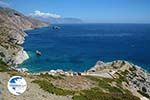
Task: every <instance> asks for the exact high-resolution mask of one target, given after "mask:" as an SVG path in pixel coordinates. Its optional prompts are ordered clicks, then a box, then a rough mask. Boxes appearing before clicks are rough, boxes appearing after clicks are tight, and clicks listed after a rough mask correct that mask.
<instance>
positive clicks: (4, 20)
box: [0, 7, 48, 65]
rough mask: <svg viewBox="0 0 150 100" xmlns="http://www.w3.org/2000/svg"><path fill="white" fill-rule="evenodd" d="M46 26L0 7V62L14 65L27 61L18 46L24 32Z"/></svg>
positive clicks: (23, 37)
mask: <svg viewBox="0 0 150 100" xmlns="http://www.w3.org/2000/svg"><path fill="white" fill-rule="evenodd" d="M44 26H48V24H47V23H45V22H41V21H39V20H35V19H32V18H29V17H26V16H24V15H23V14H21V13H20V12H17V11H15V10H13V9H10V8H4V7H0V60H2V61H4V62H5V63H7V64H8V65H16V64H20V63H22V62H23V61H24V60H26V59H28V55H27V53H26V52H25V51H24V50H23V48H22V47H21V46H20V45H21V44H23V43H24V40H25V36H27V34H26V33H25V32H24V30H27V29H34V28H40V27H44Z"/></svg>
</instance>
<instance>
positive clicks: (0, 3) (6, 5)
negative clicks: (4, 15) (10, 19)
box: [0, 0, 10, 7]
mask: <svg viewBox="0 0 150 100" xmlns="http://www.w3.org/2000/svg"><path fill="white" fill-rule="evenodd" d="M0 6H2V7H9V6H10V5H9V4H8V3H6V2H4V1H2V0H0Z"/></svg>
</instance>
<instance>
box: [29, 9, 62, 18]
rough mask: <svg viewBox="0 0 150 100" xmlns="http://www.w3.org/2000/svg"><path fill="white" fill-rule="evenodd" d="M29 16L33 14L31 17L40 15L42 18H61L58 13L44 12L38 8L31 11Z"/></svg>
mask: <svg viewBox="0 0 150 100" xmlns="http://www.w3.org/2000/svg"><path fill="white" fill-rule="evenodd" d="M30 16H33V17H42V18H49V17H51V18H61V16H60V15H58V14H53V13H44V12H41V11H39V10H36V11H34V13H31V14H30Z"/></svg>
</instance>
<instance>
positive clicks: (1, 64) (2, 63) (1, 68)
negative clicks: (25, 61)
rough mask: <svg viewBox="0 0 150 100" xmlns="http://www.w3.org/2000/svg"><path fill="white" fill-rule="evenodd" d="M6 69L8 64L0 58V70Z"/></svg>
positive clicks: (4, 70)
mask: <svg viewBox="0 0 150 100" xmlns="http://www.w3.org/2000/svg"><path fill="white" fill-rule="evenodd" d="M6 71H8V65H6V64H5V63H4V62H2V61H1V60H0V72H6Z"/></svg>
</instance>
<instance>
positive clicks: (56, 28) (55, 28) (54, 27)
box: [52, 26, 61, 30]
mask: <svg viewBox="0 0 150 100" xmlns="http://www.w3.org/2000/svg"><path fill="white" fill-rule="evenodd" d="M52 28H53V29H54V30H60V29H61V27H59V26H53V27H52Z"/></svg>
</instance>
